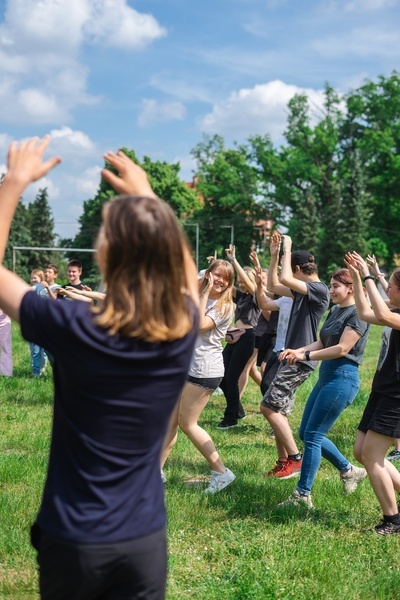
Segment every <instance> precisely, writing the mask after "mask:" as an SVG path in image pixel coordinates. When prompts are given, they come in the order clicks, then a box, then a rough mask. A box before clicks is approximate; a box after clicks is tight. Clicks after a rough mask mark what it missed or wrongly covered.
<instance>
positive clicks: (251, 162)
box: [7, 72, 400, 279]
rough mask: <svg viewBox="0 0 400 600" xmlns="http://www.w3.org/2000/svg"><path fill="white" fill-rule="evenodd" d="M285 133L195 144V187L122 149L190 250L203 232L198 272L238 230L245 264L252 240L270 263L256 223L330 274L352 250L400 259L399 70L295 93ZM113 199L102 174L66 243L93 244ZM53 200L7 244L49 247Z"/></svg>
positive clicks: (173, 170) (20, 217)
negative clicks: (342, 91)
mask: <svg viewBox="0 0 400 600" xmlns="http://www.w3.org/2000/svg"><path fill="white" fill-rule="evenodd" d="M284 139H285V141H284V143H283V144H282V145H280V146H279V147H277V146H275V145H274V144H273V143H272V141H271V138H270V136H269V135H261V134H260V135H255V136H251V137H249V138H248V139H247V140H246V141H245V142H243V143H234V144H232V146H231V147H227V146H226V144H225V141H224V139H223V138H222V137H221V136H219V135H214V136H204V137H203V139H202V141H201V142H199V143H198V144H197V146H196V147H195V148H194V149H193V151H192V156H193V157H194V159H195V161H196V168H195V173H194V179H193V181H194V187H193V188H189V187H188V186H187V185H186V184H185V183H184V182H183V181H181V179H180V178H179V171H180V166H179V163H175V164H169V163H167V162H161V161H152V160H151V159H150V158H148V157H144V159H143V160H142V161H139V160H138V158H137V156H136V154H135V152H134V150H129V149H126V148H123V150H124V151H125V152H126V153H127V154H128V155H129V156H130V157H131V158H132V159H133V160H134V161H135V162H137V163H139V164H141V165H142V166H143V168H144V169H145V170H146V172H147V173H148V176H149V179H150V183H151V185H152V186H153V189H154V191H155V193H156V194H157V195H158V196H159V197H161V198H163V199H164V200H165V201H166V202H168V203H169V204H170V205H171V206H172V208H173V210H174V211H175V213H176V215H177V217H178V218H179V219H180V220H181V221H182V225H183V227H184V229H185V231H186V233H187V236H188V238H189V240H190V241H191V243H192V246H193V248H194V247H195V243H196V235H198V239H199V268H201V267H204V266H205V265H206V257H207V256H210V255H211V254H213V252H214V250H217V252H218V254H219V256H223V255H224V254H223V251H224V248H225V247H226V246H227V244H228V243H229V242H230V240H231V236H232V235H233V236H234V241H235V244H236V246H237V248H238V258H239V260H240V261H241V262H242V263H246V262H247V256H248V253H249V251H250V249H251V248H252V247H254V246H256V247H257V249H258V250H259V251H260V253H261V255H262V256H265V258H264V260H265V263H267V260H268V252H267V251H266V247H267V246H268V243H269V242H268V236H267V235H265V233H266V231H265V229H263V228H262V227H261V226H260V225H259V223H260V221H262V220H266V219H269V220H270V222H271V223H273V224H274V227H277V228H278V229H280V231H282V232H288V233H289V235H291V236H292V238H293V242H294V246H295V247H297V248H305V249H308V250H310V251H311V252H312V253H314V254H315V256H316V258H317V262H318V264H319V267H320V273H321V276H322V277H323V278H325V279H326V278H328V277H329V274H330V272H332V270H334V269H335V268H337V267H339V266H342V264H343V262H342V259H343V255H344V253H345V251H347V250H353V249H356V250H358V251H359V252H361V253H366V252H370V253H374V254H376V256H377V257H379V259H380V260H381V261H382V263H383V264H384V265H385V266H386V268H387V269H390V268H391V267H392V266H393V265H394V264H397V262H398V260H399V258H400V152H399V151H400V74H399V73H397V72H393V73H392V74H391V75H390V76H388V77H385V76H379V77H378V78H377V80H376V81H366V82H365V83H364V84H363V85H361V86H360V87H358V88H357V89H355V90H352V91H350V92H349V93H348V94H346V95H344V96H340V95H339V94H338V93H337V92H336V91H335V90H334V89H333V88H332V87H331V86H330V85H328V84H326V86H325V90H324V103H323V108H322V110H321V109H320V108H317V107H315V106H313V105H310V102H309V100H308V98H307V96H306V95H305V94H298V95H296V96H294V97H293V98H292V99H291V100H290V102H289V103H288V107H287V125H286V129H285V132H284ZM107 166H108V165H107ZM113 195H114V191H113V190H112V189H111V187H110V186H109V184H108V183H107V182H105V181H103V180H101V182H100V185H99V188H98V191H97V193H96V195H95V196H94V198H91V199H88V200H86V201H85V202H84V205H83V212H82V215H81V217H80V218H79V231H78V233H77V235H76V236H75V238H74V239H71V240H64V241H63V244H62V245H66V246H70V247H76V248H90V247H92V246H93V243H94V240H95V238H96V235H97V232H98V229H99V226H100V222H101V210H102V206H103V204H104V203H105V202H106V201H107V200H109V199H110V198H111V197H112V196H113ZM46 202H47V192H46V190H41V191H40V192H39V194H38V197H37V198H36V199H35V201H34V202H33V203H32V204H30V205H29V206H28V207H25V206H24V205H23V204H22V203H20V206H19V208H18V211H17V214H16V218H15V221H14V224H13V228H12V235H11V238H10V244H9V245H10V246H11V244H12V245H36V243H35V241H37V242H38V244H37V245H41V246H44V245H49V246H50V245H52V243H53V242H54V239H55V235H54V233H53V226H54V222H53V220H52V217H51V212H50V210H49V208H48V204H47V207H46ZM260 232H261V233H260ZM261 234H263V235H261ZM45 240H46V242H45ZM28 242H29V243H28ZM37 256H38V255H35V253H32V254H31V255H29V254H26V255H21V256H20V258H19V260H20V264H19V265H18V268H20V269H25V268H29V269H30V267H31V265H32V264H33V262H34V261H35V260H36V258H37ZM9 259H10V248H9V249H8V254H7V260H8V261H9ZM79 259H80V260H81V261H82V262H83V264H84V273H85V274H86V275H87V277H88V278H90V277H92V278H95V277H96V276H97V275H96V274H97V271H96V267H95V265H94V263H93V257H92V255H89V254H85V253H82V255H81V256H79ZM32 261H33V262H32ZM44 262H46V261H43V260H41V261H40V264H44ZM35 266H37V264H36V265H35ZM32 268H34V267H32Z"/></svg>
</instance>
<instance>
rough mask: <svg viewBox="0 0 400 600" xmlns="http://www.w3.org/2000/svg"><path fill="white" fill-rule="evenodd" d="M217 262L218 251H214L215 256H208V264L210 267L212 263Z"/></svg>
mask: <svg viewBox="0 0 400 600" xmlns="http://www.w3.org/2000/svg"><path fill="white" fill-rule="evenodd" d="M215 260H217V251H216V250H214V254H213V255H212V256H207V262H208V264H209V265H210V264H211V263H212V262H214V261H215Z"/></svg>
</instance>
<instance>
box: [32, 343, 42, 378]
mask: <svg viewBox="0 0 400 600" xmlns="http://www.w3.org/2000/svg"><path fill="white" fill-rule="evenodd" d="M29 348H30V351H31V365H32V373H33V376H34V377H40V371H41V369H43V367H44V366H45V365H46V355H45V352H44V350H43V348H41V347H40V346H38V345H37V344H32V343H29Z"/></svg>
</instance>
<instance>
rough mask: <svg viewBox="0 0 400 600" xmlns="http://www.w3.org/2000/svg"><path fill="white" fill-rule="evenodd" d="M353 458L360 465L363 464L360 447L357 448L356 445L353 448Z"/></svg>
mask: <svg viewBox="0 0 400 600" xmlns="http://www.w3.org/2000/svg"><path fill="white" fill-rule="evenodd" d="M353 456H354V458H355V459H356V460H357V461H358V462H359V463H361V464H362V465H363V464H364V463H363V460H362V451H361V447H360V446H357V445H356V446H354V448H353Z"/></svg>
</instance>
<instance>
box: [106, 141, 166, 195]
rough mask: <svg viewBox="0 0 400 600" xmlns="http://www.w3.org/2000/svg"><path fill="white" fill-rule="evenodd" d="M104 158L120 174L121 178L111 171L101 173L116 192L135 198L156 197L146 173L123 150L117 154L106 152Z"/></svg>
mask: <svg viewBox="0 0 400 600" xmlns="http://www.w3.org/2000/svg"><path fill="white" fill-rule="evenodd" d="M104 158H105V160H106V161H107V162H109V163H110V165H112V166H113V167H114V169H115V170H116V171H118V173H119V176H118V175H115V173H113V172H112V171H110V170H109V169H103V170H102V172H101V174H102V176H103V178H104V179H105V180H106V181H108V183H109V184H110V185H112V187H113V188H114V190H115V191H116V192H118V193H119V194H132V195H134V196H150V197H154V198H155V197H156V195H155V193H154V192H153V190H152V189H151V185H150V183H149V180H148V177H147V173H146V171H144V169H142V167H140V166H139V165H137V164H136V163H134V162H133V160H131V159H130V158H129V157H128V156H127V155H126V154H124V152H122V151H121V150H120V151H119V152H118V153H117V154H115V153H114V152H106V154H104Z"/></svg>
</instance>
